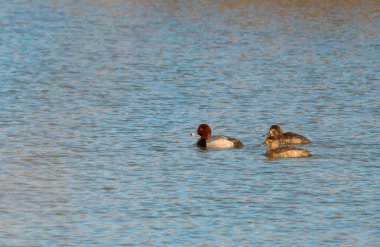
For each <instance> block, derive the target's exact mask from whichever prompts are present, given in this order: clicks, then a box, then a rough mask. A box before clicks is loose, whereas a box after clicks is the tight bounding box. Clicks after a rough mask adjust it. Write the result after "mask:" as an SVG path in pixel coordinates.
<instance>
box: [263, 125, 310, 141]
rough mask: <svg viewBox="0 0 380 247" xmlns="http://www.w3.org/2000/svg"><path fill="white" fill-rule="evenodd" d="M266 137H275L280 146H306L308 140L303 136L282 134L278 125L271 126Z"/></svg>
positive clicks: (288, 133)
mask: <svg viewBox="0 0 380 247" xmlns="http://www.w3.org/2000/svg"><path fill="white" fill-rule="evenodd" d="M267 135H268V136H275V137H277V139H278V141H279V142H280V144H307V143H310V140H309V139H307V138H306V137H304V136H301V135H298V134H295V133H293V132H286V133H283V131H282V129H281V127H280V126H279V125H276V124H275V125H272V126H271V127H270V129H269V132H268V134H267Z"/></svg>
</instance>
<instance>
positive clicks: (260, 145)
mask: <svg viewBox="0 0 380 247" xmlns="http://www.w3.org/2000/svg"><path fill="white" fill-rule="evenodd" d="M266 145H267V144H266V143H265V141H264V142H263V143H261V144H259V145H258V146H259V147H262V146H266Z"/></svg>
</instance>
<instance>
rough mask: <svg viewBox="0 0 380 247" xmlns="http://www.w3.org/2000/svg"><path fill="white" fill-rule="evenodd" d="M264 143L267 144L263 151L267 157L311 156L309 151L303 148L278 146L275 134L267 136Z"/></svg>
mask: <svg viewBox="0 0 380 247" xmlns="http://www.w3.org/2000/svg"><path fill="white" fill-rule="evenodd" d="M265 144H266V145H267V146H268V149H267V151H266V152H265V156H267V157H268V158H294V157H306V156H311V153H310V152H309V151H308V150H306V149H303V148H297V147H292V146H281V147H280V142H279V140H278V139H277V137H275V136H269V137H267V139H266V140H265Z"/></svg>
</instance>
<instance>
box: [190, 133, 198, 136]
mask: <svg viewBox="0 0 380 247" xmlns="http://www.w3.org/2000/svg"><path fill="white" fill-rule="evenodd" d="M196 135H197V134H195V133H190V134H189V136H196Z"/></svg>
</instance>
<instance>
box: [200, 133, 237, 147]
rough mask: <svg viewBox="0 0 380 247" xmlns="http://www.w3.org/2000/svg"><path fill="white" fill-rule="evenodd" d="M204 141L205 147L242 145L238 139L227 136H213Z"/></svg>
mask: <svg viewBox="0 0 380 247" xmlns="http://www.w3.org/2000/svg"><path fill="white" fill-rule="evenodd" d="M206 143H207V144H206V145H207V148H239V147H243V146H244V145H243V143H241V141H240V140H238V139H236V138H233V137H228V136H213V137H211V138H210V139H208V140H207V142H206Z"/></svg>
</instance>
